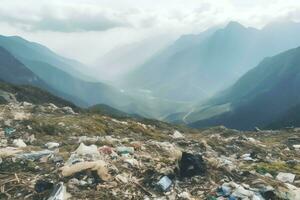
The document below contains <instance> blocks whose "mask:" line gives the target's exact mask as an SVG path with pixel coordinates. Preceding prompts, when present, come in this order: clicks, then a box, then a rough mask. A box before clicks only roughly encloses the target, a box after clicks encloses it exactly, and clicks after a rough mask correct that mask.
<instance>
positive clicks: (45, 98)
mask: <svg viewBox="0 0 300 200" xmlns="http://www.w3.org/2000/svg"><path fill="white" fill-rule="evenodd" d="M0 99H2V103H8V102H10V101H11V100H17V101H19V102H24V101H25V102H29V103H33V104H37V105H41V104H45V103H47V104H48V103H53V104H55V105H57V106H59V107H64V106H69V107H71V108H73V109H74V110H76V111H78V110H79V108H78V107H77V106H75V105H74V104H73V103H71V102H69V101H66V100H64V99H61V98H59V97H57V96H55V95H52V94H51V93H49V92H47V91H45V90H42V89H40V88H37V87H33V86H29V85H13V84H10V83H6V82H3V81H0ZM0 101H1V100H0ZM0 104H1V103H0Z"/></svg>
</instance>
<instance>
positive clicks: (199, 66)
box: [123, 22, 300, 102]
mask: <svg viewBox="0 0 300 200" xmlns="http://www.w3.org/2000/svg"><path fill="white" fill-rule="evenodd" d="M299 34H300V24H299V23H294V22H277V23H272V24H269V25H267V26H265V27H263V28H262V29H256V28H251V27H244V26H243V25H241V24H239V23H237V22H230V23H229V24H228V25H227V26H225V27H224V28H217V29H216V28H213V29H209V30H207V31H205V32H203V33H200V34H198V35H187V36H183V37H181V38H179V39H178V40H177V41H175V43H173V44H171V45H170V46H169V47H167V48H165V49H164V50H163V51H161V52H159V53H157V54H155V55H154V56H152V58H151V59H149V60H148V61H147V62H145V63H144V64H143V65H141V66H140V67H138V68H137V69H136V70H133V71H131V72H130V73H129V74H127V76H126V77H125V78H124V80H123V81H124V85H126V84H127V87H129V88H136V90H137V91H138V90H141V89H142V90H147V91H149V93H151V95H152V96H153V97H156V98H165V99H169V100H177V101H185V102H197V101H201V100H204V99H206V98H208V97H210V96H212V95H214V94H215V93H217V92H218V91H221V90H223V89H225V88H227V87H229V86H230V85H232V84H233V83H234V82H235V81H236V80H238V78H240V77H241V76H242V75H243V74H244V73H246V72H247V71H248V70H250V69H251V68H253V67H254V66H256V65H257V64H258V63H259V62H260V61H261V60H262V59H263V58H264V57H267V56H273V55H275V54H277V53H280V52H282V51H284V50H287V49H290V48H295V47H297V46H298V45H300V38H299V37H298V36H297V35H299Z"/></svg>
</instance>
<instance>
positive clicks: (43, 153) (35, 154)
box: [16, 149, 54, 161]
mask: <svg viewBox="0 0 300 200" xmlns="http://www.w3.org/2000/svg"><path fill="white" fill-rule="evenodd" d="M53 153H54V152H53V151H50V150H47V149H46V150H43V151H35V152H31V153H23V154H18V155H16V157H17V158H19V159H27V160H33V161H35V160H39V159H40V158H42V157H44V156H50V155H52V154H53Z"/></svg>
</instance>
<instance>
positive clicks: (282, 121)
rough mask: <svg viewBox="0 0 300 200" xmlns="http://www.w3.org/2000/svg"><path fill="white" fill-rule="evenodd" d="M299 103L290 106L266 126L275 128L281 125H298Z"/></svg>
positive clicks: (299, 118) (299, 123) (299, 124)
mask: <svg viewBox="0 0 300 200" xmlns="http://www.w3.org/2000/svg"><path fill="white" fill-rule="evenodd" d="M299 113H300V104H298V105H296V106H294V107H291V108H290V109H289V110H288V111H287V112H285V113H284V114H282V115H281V116H280V117H278V119H276V120H274V121H273V122H272V123H270V124H269V125H268V126H267V128H269V129H276V128H282V127H300V115H299Z"/></svg>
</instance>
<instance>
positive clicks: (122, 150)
mask: <svg viewBox="0 0 300 200" xmlns="http://www.w3.org/2000/svg"><path fill="white" fill-rule="evenodd" d="M116 150H117V152H118V153H119V154H133V153H134V148H133V147H117V149H116Z"/></svg>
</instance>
